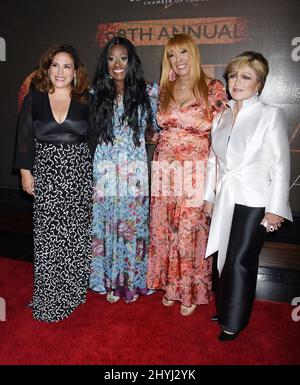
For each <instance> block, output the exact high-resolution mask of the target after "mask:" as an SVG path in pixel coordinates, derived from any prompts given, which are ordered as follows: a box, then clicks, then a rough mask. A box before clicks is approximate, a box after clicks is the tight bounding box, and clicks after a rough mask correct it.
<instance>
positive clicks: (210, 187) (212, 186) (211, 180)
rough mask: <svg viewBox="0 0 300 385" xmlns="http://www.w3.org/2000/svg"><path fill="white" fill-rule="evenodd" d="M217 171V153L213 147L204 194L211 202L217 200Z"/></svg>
mask: <svg viewBox="0 0 300 385" xmlns="http://www.w3.org/2000/svg"><path fill="white" fill-rule="evenodd" d="M216 172H217V160H216V155H215V153H214V152H213V150H212V148H211V150H210V153H209V156H208V159H207V171H206V178H205V184H204V196H203V199H204V200H205V201H208V202H210V203H214V202H215V196H216V180H217V175H216Z"/></svg>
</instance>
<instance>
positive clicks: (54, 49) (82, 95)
mask: <svg viewBox="0 0 300 385" xmlns="http://www.w3.org/2000/svg"><path fill="white" fill-rule="evenodd" d="M61 52H63V53H67V54H68V55H70V56H71V58H72V59H73V62H74V67H75V70H76V86H75V85H74V83H73V82H72V84H71V87H72V88H71V97H72V98H74V99H76V100H78V101H79V102H82V103H87V102H88V79H87V71H86V69H85V67H84V65H83V64H82V63H81V61H80V58H79V53H78V51H77V49H76V48H74V47H73V46H72V45H69V44H61V45H59V44H55V45H53V46H51V47H49V48H48V49H47V51H46V52H44V53H43V54H42V55H41V58H40V61H39V68H38V70H37V71H36V73H35V75H34V77H33V79H32V86H33V87H34V88H35V89H36V90H38V91H41V92H50V93H53V92H54V87H53V85H52V83H51V81H50V79H49V75H48V71H49V68H50V66H51V63H52V61H53V58H54V56H55V55H57V54H58V53H61Z"/></svg>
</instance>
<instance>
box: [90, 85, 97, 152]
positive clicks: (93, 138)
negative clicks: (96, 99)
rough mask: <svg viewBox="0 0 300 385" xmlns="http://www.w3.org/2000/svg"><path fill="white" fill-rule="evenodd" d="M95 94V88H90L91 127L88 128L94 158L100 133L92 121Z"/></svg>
mask: <svg viewBox="0 0 300 385" xmlns="http://www.w3.org/2000/svg"><path fill="white" fill-rule="evenodd" d="M93 96H94V90H93V89H92V90H90V95H89V122H88V123H89V128H88V140H87V141H88V146H89V149H90V152H91V156H92V158H93V157H94V154H95V151H96V147H97V144H98V140H99V135H98V134H97V132H96V129H95V127H94V125H93V124H92V122H91V107H92V100H93Z"/></svg>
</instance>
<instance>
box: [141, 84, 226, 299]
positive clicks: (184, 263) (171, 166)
mask: <svg viewBox="0 0 300 385" xmlns="http://www.w3.org/2000/svg"><path fill="white" fill-rule="evenodd" d="M208 89H209V95H208V102H209V108H210V113H209V114H207V113H206V109H205V105H204V103H202V102H201V101H195V102H192V103H190V104H189V105H187V106H183V107H181V108H180V107H178V106H176V105H173V104H171V105H170V108H169V109H168V111H167V112H166V113H164V114H162V113H160V112H159V113H158V114H157V123H158V125H159V126H160V127H161V129H162V131H161V133H160V137H159V139H158V144H157V147H156V150H155V152H154V157H153V160H154V161H153V162H152V184H151V195H152V197H151V222H150V249H149V261H148V274H147V283H148V287H149V288H151V289H163V290H165V292H166V293H165V297H166V298H167V299H169V300H178V301H180V302H181V303H182V304H184V305H186V306H190V305H192V304H198V305H200V304H204V303H208V302H209V300H210V299H211V270H212V262H211V259H210V258H209V259H205V258H204V256H205V249H206V243H207V237H208V230H209V225H208V222H207V219H206V217H205V215H204V214H203V211H202V207H203V187H204V179H205V174H206V163H207V158H208V153H209V150H210V141H209V134H210V129H211V122H212V119H213V116H214V114H215V113H216V112H218V111H220V110H221V109H222V108H223V106H224V104H225V102H226V100H227V97H226V92H225V90H224V86H223V84H222V83H221V82H220V81H218V80H215V79H214V80H211V81H210V83H209V85H208Z"/></svg>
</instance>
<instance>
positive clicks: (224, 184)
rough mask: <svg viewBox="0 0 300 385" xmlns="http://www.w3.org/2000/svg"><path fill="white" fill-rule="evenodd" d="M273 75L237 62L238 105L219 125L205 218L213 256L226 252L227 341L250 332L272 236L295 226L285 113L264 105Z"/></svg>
mask: <svg viewBox="0 0 300 385" xmlns="http://www.w3.org/2000/svg"><path fill="white" fill-rule="evenodd" d="M268 72H269V66H268V61H267V60H266V59H265V58H264V57H263V55H261V54H259V53H257V52H244V53H242V54H240V55H239V56H237V57H236V58H234V59H233V60H232V61H231V62H230V63H229V64H228V66H227V68H226V70H225V75H224V76H225V79H226V81H227V86H228V91H229V93H230V96H231V98H232V99H231V100H230V101H229V102H228V103H227V106H228V108H227V109H225V110H224V111H223V113H220V114H218V115H217V116H216V117H215V119H214V121H213V125H212V133H211V138H212V147H211V153H210V156H209V160H208V170H207V178H206V183H205V192H204V200H205V203H204V211H205V213H206V215H207V216H210V217H211V226H210V233H209V238H208V245H207V251H206V257H209V256H210V255H212V254H213V253H215V252H216V251H217V252H218V254H217V267H218V272H219V277H218V279H217V282H216V293H215V294H216V310H217V314H216V316H214V317H212V320H216V321H218V322H219V324H220V326H221V328H222V332H221V334H220V335H219V340H221V341H228V340H233V339H235V338H236V337H237V335H238V333H239V332H240V331H241V330H242V329H244V328H245V327H246V326H247V325H248V322H249V319H250V315H251V311H252V305H253V300H254V296H255V288H256V280H257V272H258V257H259V254H260V251H261V249H262V246H263V243H264V239H265V233H266V231H267V232H268V231H274V230H277V229H278V228H279V227H280V226H281V223H282V222H283V220H284V218H286V219H288V220H292V215H291V209H290V206H289V202H288V196H289V182H290V151H289V142H288V136H287V123H286V120H285V117H284V114H283V112H282V110H280V109H279V108H277V107H273V106H270V105H267V104H265V103H263V102H261V101H260V99H259V95H260V93H261V91H262V89H263V87H264V84H265V80H266V77H267V75H268Z"/></svg>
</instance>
